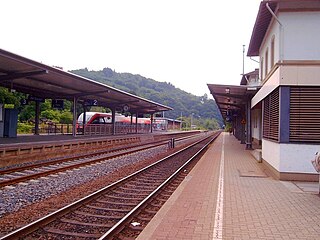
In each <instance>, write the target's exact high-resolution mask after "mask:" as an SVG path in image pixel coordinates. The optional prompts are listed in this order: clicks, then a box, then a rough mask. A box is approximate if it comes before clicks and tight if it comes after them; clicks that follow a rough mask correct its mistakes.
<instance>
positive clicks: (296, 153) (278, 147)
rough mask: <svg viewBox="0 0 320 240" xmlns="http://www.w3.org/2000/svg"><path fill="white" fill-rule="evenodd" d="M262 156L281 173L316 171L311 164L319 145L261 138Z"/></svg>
mask: <svg viewBox="0 0 320 240" xmlns="http://www.w3.org/2000/svg"><path fill="white" fill-rule="evenodd" d="M262 149H263V151H262V158H263V160H265V161H266V162H268V163H269V164H270V165H271V166H272V167H274V168H275V169H276V170H277V171H278V172H281V173H316V171H315V169H314V168H313V166H312V164H311V160H312V159H314V157H315V153H316V152H318V151H320V146H319V145H307V144H292V143H291V144H279V143H276V142H272V141H268V140H266V139H263V140H262Z"/></svg>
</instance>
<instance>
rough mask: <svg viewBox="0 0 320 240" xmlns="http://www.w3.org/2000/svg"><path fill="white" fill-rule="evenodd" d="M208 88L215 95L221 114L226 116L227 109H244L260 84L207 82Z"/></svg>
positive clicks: (234, 110)
mask: <svg viewBox="0 0 320 240" xmlns="http://www.w3.org/2000/svg"><path fill="white" fill-rule="evenodd" d="M207 85H208V88H209V90H210V92H211V94H212V96H213V97H214V99H215V101H216V103H217V105H218V107H219V110H220V112H221V115H222V116H223V118H226V116H227V111H230V110H231V111H233V112H236V111H239V110H244V107H245V105H246V103H247V101H248V100H249V99H250V96H252V95H253V94H255V93H256V92H257V91H258V90H259V87H258V86H234V85H220V84H207Z"/></svg>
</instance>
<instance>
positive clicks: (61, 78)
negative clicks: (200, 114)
mask: <svg viewBox="0 0 320 240" xmlns="http://www.w3.org/2000/svg"><path fill="white" fill-rule="evenodd" d="M0 86H3V87H6V88H10V89H14V90H16V91H18V92H21V93H26V94H31V95H33V96H36V97H40V98H45V99H67V100H73V99H77V101H78V102H80V103H81V102H85V101H87V100H97V102H98V105H99V106H105V107H109V108H113V107H115V108H122V107H124V106H126V108H127V109H129V111H130V112H133V113H136V112H139V113H155V112H162V111H168V110H172V108H171V107H168V106H165V105H162V104H159V103H156V102H153V101H150V100H147V99H144V98H141V97H138V96H135V95H132V94H130V93H127V92H124V91H121V90H119V89H116V88H113V87H110V86H108V85H105V84H102V83H99V82H96V81H93V80H91V79H88V78H84V77H81V76H78V75H75V74H72V73H70V72H66V71H63V70H61V69H59V68H55V67H51V66H47V65H45V64H42V63H39V62H36V61H33V60H31V59H28V58H25V57H22V56H19V55H16V54H13V53H11V52H8V51H5V50H3V49H0Z"/></svg>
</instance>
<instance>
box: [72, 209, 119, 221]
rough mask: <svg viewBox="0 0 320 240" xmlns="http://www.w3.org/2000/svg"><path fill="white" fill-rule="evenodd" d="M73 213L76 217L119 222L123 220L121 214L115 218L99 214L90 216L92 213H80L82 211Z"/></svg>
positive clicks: (114, 216)
mask: <svg viewBox="0 0 320 240" xmlns="http://www.w3.org/2000/svg"><path fill="white" fill-rule="evenodd" d="M74 213H76V214H78V215H82V216H85V217H94V218H98V219H99V218H100V219H107V220H109V219H110V220H120V219H121V218H123V214H121V215H119V216H116V215H99V214H92V213H87V212H82V211H75V212H74Z"/></svg>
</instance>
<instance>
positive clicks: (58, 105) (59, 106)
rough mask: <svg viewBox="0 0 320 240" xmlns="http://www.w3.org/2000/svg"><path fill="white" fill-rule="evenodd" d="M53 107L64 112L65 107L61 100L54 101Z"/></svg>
mask: <svg viewBox="0 0 320 240" xmlns="http://www.w3.org/2000/svg"><path fill="white" fill-rule="evenodd" d="M51 106H52V108H55V109H59V110H62V109H63V107H64V102H63V100H61V99H52V102H51Z"/></svg>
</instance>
